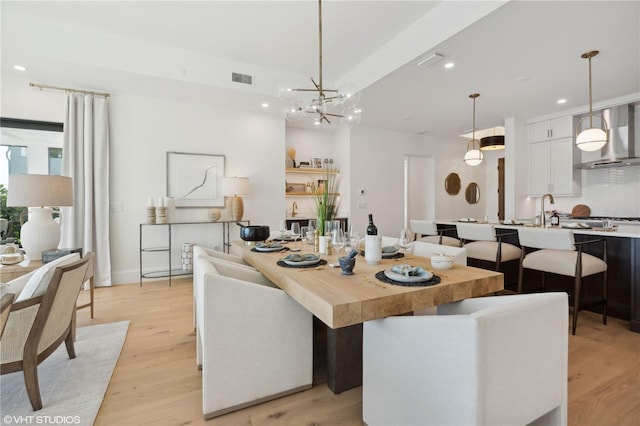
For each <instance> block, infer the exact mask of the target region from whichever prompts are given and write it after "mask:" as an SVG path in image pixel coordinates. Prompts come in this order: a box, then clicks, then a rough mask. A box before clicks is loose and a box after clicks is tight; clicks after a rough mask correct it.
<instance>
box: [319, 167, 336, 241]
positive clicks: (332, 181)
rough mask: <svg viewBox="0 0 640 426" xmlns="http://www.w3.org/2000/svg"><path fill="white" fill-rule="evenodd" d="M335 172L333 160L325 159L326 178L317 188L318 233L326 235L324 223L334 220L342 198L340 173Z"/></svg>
mask: <svg viewBox="0 0 640 426" xmlns="http://www.w3.org/2000/svg"><path fill="white" fill-rule="evenodd" d="M332 172H333V160H327V159H325V176H324V177H325V179H323V180H322V182H321V183H319V184H318V186H317V187H316V190H315V202H316V212H317V217H318V223H317V226H318V234H319V235H325V229H324V224H325V221H327V220H333V219H335V218H336V216H337V214H338V205H339V204H340V199H339V196H338V187H339V182H338V175H336V174H334V173H332Z"/></svg>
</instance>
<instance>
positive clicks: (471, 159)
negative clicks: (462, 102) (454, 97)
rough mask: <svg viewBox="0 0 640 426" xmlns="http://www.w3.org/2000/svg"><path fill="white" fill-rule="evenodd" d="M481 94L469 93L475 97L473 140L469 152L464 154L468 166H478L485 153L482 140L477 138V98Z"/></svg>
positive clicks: (469, 144)
mask: <svg viewBox="0 0 640 426" xmlns="http://www.w3.org/2000/svg"><path fill="white" fill-rule="evenodd" d="M478 96H480V94H479V93H472V94H470V95H469V97H470V98H471V99H473V122H472V123H473V125H472V136H471V140H470V141H469V143H468V144H467V152H466V153H465V154H464V162H465V163H466V164H467V165H468V166H477V165H479V164H480V163H482V160H483V159H484V155H482V151H480V149H481V145H480V142H479V141H478V140H477V139H476V98H477V97H478Z"/></svg>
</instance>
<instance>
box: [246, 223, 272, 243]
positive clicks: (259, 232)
mask: <svg viewBox="0 0 640 426" xmlns="http://www.w3.org/2000/svg"><path fill="white" fill-rule="evenodd" d="M239 225H240V238H242V239H243V240H244V241H254V242H255V241H266V240H267V239H268V238H269V233H270V231H269V227H268V226H261V225H257V226H256V225H252V226H242V224H239Z"/></svg>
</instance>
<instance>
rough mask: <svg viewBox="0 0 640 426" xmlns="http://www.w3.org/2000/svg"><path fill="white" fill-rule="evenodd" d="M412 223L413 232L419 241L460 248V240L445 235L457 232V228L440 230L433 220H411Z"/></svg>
mask: <svg viewBox="0 0 640 426" xmlns="http://www.w3.org/2000/svg"><path fill="white" fill-rule="evenodd" d="M410 222H411V230H412V231H413V232H414V233H415V234H416V239H417V240H418V241H424V242H426V243H432V244H441V245H445V246H452V247H460V240H459V239H457V238H453V237H448V236H446V235H444V233H445V232H447V231H452V230H455V229H456V228H454V227H451V228H443V229H438V226H437V225H436V223H435V222H434V221H433V220H418V219H411V221H410ZM418 234H419V235H420V238H418Z"/></svg>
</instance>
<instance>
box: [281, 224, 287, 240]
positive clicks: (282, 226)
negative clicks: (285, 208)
mask: <svg viewBox="0 0 640 426" xmlns="http://www.w3.org/2000/svg"><path fill="white" fill-rule="evenodd" d="M286 233H287V221H286V220H281V221H280V238H281V239H283V240H284V239H285V236H286Z"/></svg>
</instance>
